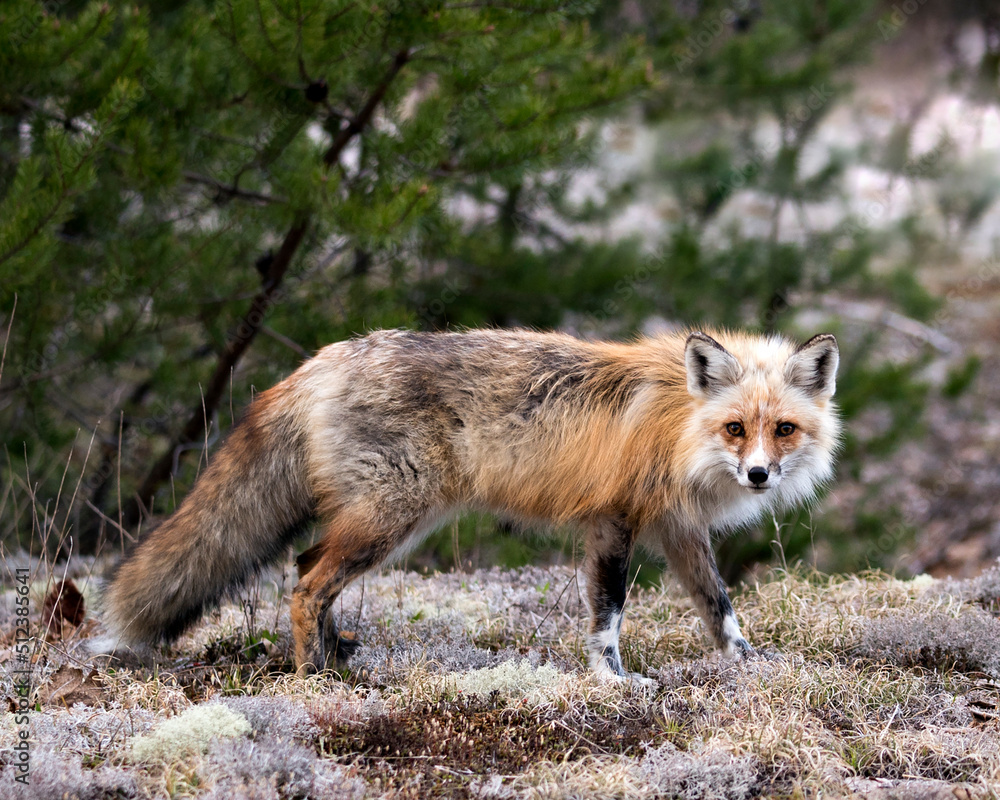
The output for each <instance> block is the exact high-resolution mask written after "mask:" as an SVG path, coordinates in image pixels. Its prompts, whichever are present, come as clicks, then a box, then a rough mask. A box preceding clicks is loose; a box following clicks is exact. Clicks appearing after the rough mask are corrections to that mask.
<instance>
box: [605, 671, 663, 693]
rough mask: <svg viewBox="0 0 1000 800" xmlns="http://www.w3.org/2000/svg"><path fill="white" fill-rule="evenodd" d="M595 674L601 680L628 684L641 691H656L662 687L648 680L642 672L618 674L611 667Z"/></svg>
mask: <svg viewBox="0 0 1000 800" xmlns="http://www.w3.org/2000/svg"><path fill="white" fill-rule="evenodd" d="M594 674H595V675H597V677H598V678H600V679H601V680H605V681H616V682H619V683H628V684H630V685H632V686H635V687H638V688H641V689H656V688H658V687H659V685H660V682H659V681H657V680H654V679H653V678H647V677H646V676H645V675H643V674H642V673H640V672H626V671H625V670H622V671H620V672H618V671H615V670H613V669H611V668H610V667H605V668H604V669H601V668H598V669H596V670H595V671H594Z"/></svg>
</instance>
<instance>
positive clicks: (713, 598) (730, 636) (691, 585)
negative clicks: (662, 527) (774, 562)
mask: <svg viewBox="0 0 1000 800" xmlns="http://www.w3.org/2000/svg"><path fill="white" fill-rule="evenodd" d="M664 544H665V549H666V555H667V560H668V561H669V562H670V565H671V567H672V568H673V570H674V573H675V574H676V575H677V577H678V578H679V579H680V581H681V583H682V584H683V586H684V588H685V589H686V590H687V592H688V594H690V595H691V598H692V599H693V600H694V603H695V606H696V608H697V609H698V613H699V614H700V615H701V618H702V619H703V620H704V622H705V625H706V626H707V627H708V630H709V633H710V634H711V636H712V639H713V640H714V641H715V644H716V645H717V646H718V648H719V649H720V650H722V652H723V653H724V654H725V655H727V656H739V657H743V658H745V657H747V656H749V655H752V654H753V652H754V649H753V647H751V646H750V643H749V642H748V641H747V640H746V639H745V638H743V633H742V632H741V631H740V623H739V622H738V621H737V619H736V612H735V611H734V610H733V604H732V602H731V601H730V600H729V594H728V592H727V591H726V584H725V582H724V581H723V580H722V576H721V575H720V574H719V568H718V565H717V564H716V562H715V553H714V552H713V550H712V542H711V539H710V538H709V535H708V533H707V532H706V533H704V534H700V533H693V534H685V535H683V536H678V537H670V538H668V539H667V540H666V541H665V542H664Z"/></svg>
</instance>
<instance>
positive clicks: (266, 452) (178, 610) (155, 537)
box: [104, 390, 314, 645]
mask: <svg viewBox="0 0 1000 800" xmlns="http://www.w3.org/2000/svg"><path fill="white" fill-rule="evenodd" d="M274 392H275V390H271V391H269V392H265V393H263V394H262V395H260V396H259V397H258V398H257V399H256V400H255V401H254V403H253V404H252V405H251V406H250V408H249V410H248V411H247V414H246V416H245V417H244V418H243V420H242V421H241V422H240V423H239V424H238V425H236V426H235V427H234V428H233V430H232V432H231V433H230V434H229V436H228V438H227V439H226V442H225V444H224V445H223V446H222V448H220V450H219V452H218V453H217V454H216V455H215V456H214V458H213V459H212V460H211V462H210V463H209V466H208V467H207V468H206V470H205V471H204V472H203V473H202V475H201V476H200V477H199V478H198V480H197V481H196V482H195V485H194V488H193V489H192V490H191V491H190V492H189V493H188V495H187V497H186V498H185V499H184V501H183V502H182V503H181V505H180V507H179V508H178V509H177V511H175V512H174V514H173V515H171V516H170V517H169V518H168V519H167V520H166V521H165V522H163V523H162V524H161V525H160V526H159V527H157V528H156V529H154V530H153V531H152V532H151V533H150V534H149V535H148V536H146V538H145V539H144V540H143V541H142V542H141V543H140V544H139V545H138V546H137V547H136V548H135V549H134V550H133V551H132V553H131V554H129V555H128V556H126V558H125V559H124V561H123V562H122V563H121V564H120V565H119V567H118V569H117V570H116V572H115V574H114V577H113V578H112V581H111V583H110V586H109V587H108V590H107V591H106V593H105V597H104V619H105V622H106V624H107V625H108V627H109V629H110V631H111V632H112V634H113V635H114V636H115V637H116V639H117V642H118V643H123V644H126V645H139V644H154V643H157V642H169V641H171V640H173V639H175V638H176V637H177V636H179V635H180V634H181V633H182V632H183V631H184V629H185V628H187V627H188V626H189V625H191V624H193V623H194V622H196V621H197V620H198V619H199V617H201V615H202V613H203V612H204V611H205V609H206V607H209V606H211V605H213V604H215V603H217V602H218V601H219V600H220V599H221V598H222V596H223V595H224V594H226V593H227V592H230V591H232V590H234V589H236V588H237V587H239V586H240V585H241V584H243V583H244V582H245V581H246V580H247V579H248V578H249V577H251V576H252V575H253V574H255V573H256V572H257V571H258V570H259V569H260V568H261V567H263V566H264V565H266V564H268V563H269V562H271V561H273V560H275V559H276V558H277V557H278V556H279V555H280V554H281V553H282V551H283V549H284V548H285V547H286V546H287V545H288V543H289V542H290V541H291V540H292V539H293V538H294V537H295V536H296V535H297V534H298V533H299V532H301V531H302V529H303V528H304V527H305V525H306V524H308V522H309V521H310V520H311V519H312V517H313V514H314V499H313V494H312V491H311V490H310V488H309V483H308V472H307V448H306V433H305V430H304V428H303V426H302V425H300V424H299V423H298V421H297V420H296V418H295V415H294V413H292V412H293V410H294V409H290V408H289V407H288V403H287V401H282V402H278V401H279V400H280V396H279V395H276V394H275V393H274Z"/></svg>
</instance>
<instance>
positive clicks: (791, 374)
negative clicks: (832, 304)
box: [785, 333, 840, 398]
mask: <svg viewBox="0 0 1000 800" xmlns="http://www.w3.org/2000/svg"><path fill="white" fill-rule="evenodd" d="M839 364H840V349H839V348H838V347H837V340H836V338H835V337H834V336H833V334H832V333H821V334H819V335H818V336H813V337H812V339H810V340H809V341H808V342H806V343H805V344H804V345H802V346H801V347H799V349H798V350H796V351H795V352H794V353H793V354H792V357H791V358H790V359H788V363H787V364H786V365H785V378H786V379H787V380H788V382H789V383H790V384H792V386H797V387H798V388H800V389H802V390H803V391H804V392H805V393H806V394H809V395H812V396H813V397H821V398H830V397H833V393H834V391H835V390H836V388H837V366H838V365H839Z"/></svg>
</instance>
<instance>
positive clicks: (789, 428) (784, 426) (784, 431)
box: [778, 422, 795, 436]
mask: <svg viewBox="0 0 1000 800" xmlns="http://www.w3.org/2000/svg"><path fill="white" fill-rule="evenodd" d="M793 433H795V426H794V425H792V423H791V422H779V423H778V436H791V435H792V434H793Z"/></svg>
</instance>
